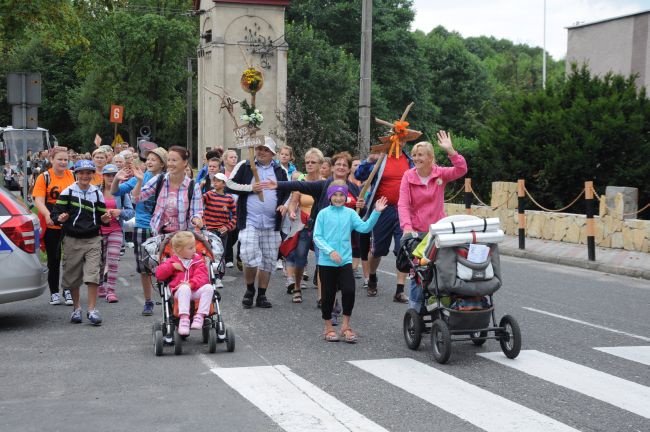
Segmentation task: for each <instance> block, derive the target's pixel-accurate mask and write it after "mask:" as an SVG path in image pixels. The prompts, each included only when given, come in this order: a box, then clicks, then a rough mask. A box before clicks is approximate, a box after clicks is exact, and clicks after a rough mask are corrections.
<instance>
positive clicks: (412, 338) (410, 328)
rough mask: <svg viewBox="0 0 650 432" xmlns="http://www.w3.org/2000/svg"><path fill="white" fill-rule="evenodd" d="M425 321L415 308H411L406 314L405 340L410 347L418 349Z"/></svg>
mask: <svg viewBox="0 0 650 432" xmlns="http://www.w3.org/2000/svg"><path fill="white" fill-rule="evenodd" d="M423 327H424V322H423V321H422V317H421V316H420V314H418V313H417V311H416V310H415V309H409V310H407V311H406V313H405V314H404V325H403V330H404V341H405V342H406V346H407V347H409V349H412V350H417V349H418V347H419V346H420V342H421V341H422V330H423Z"/></svg>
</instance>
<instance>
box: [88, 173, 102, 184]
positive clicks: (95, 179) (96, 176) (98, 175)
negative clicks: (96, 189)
mask: <svg viewBox="0 0 650 432" xmlns="http://www.w3.org/2000/svg"><path fill="white" fill-rule="evenodd" d="M103 182H104V176H103V175H102V174H101V173H98V172H95V174H93V179H92V180H90V184H91V185H93V186H101V185H102V183H103Z"/></svg>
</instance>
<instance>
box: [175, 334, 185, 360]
mask: <svg viewBox="0 0 650 432" xmlns="http://www.w3.org/2000/svg"><path fill="white" fill-rule="evenodd" d="M174 354H176V355H181V354H183V337H182V336H181V335H179V334H178V331H174Z"/></svg>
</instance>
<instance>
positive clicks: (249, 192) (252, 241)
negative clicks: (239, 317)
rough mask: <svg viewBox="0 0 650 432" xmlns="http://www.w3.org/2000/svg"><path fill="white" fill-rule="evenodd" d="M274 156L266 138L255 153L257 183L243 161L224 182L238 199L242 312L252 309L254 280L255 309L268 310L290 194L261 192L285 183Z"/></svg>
mask: <svg viewBox="0 0 650 432" xmlns="http://www.w3.org/2000/svg"><path fill="white" fill-rule="evenodd" d="M274 156H275V141H273V139H271V138H269V137H266V138H265V140H264V144H263V145H260V146H258V147H257V148H256V149H255V165H256V167H257V173H258V175H259V179H260V181H259V182H255V179H254V177H253V171H252V169H251V166H250V162H249V161H247V160H243V161H241V162H240V163H239V164H237V165H236V166H235V168H234V169H233V171H232V174H231V176H230V179H229V180H228V181H227V182H226V185H227V187H228V192H232V193H236V194H237V195H239V199H238V200H237V215H238V217H237V228H239V251H240V254H241V258H242V261H243V262H244V265H245V267H246V268H245V269H244V279H245V280H246V294H244V299H243V300H242V305H243V306H244V308H245V309H249V308H251V307H252V306H253V298H254V297H255V278H256V277H257V283H258V289H257V299H255V305H256V306H257V307H261V308H270V307H271V303H270V302H269V301H268V299H267V298H266V289H267V288H268V286H269V279H270V278H271V273H272V272H273V270H274V269H275V263H276V260H277V258H278V249H279V247H280V242H281V238H280V227H281V225H282V218H283V216H284V214H285V213H286V211H287V208H286V206H284V205H283V204H284V203H285V202H286V201H287V198H289V192H284V191H276V190H264V186H265V184H266V182H267V181H268V180H273V181H283V180H284V181H286V180H287V172H286V171H285V170H284V168H282V167H281V166H280V164H279V163H277V162H276V161H274V160H273V157H274ZM258 192H262V193H263V194H264V201H262V200H260V198H259V196H258ZM260 252H261V253H260Z"/></svg>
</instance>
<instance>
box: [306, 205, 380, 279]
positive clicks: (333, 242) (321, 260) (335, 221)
mask: <svg viewBox="0 0 650 432" xmlns="http://www.w3.org/2000/svg"><path fill="white" fill-rule="evenodd" d="M380 214H381V213H380V212H378V211H377V210H373V211H372V214H371V215H370V217H369V218H368V220H366V221H363V220H362V219H361V218H360V217H359V215H358V214H357V212H355V211H354V210H352V209H350V208H347V207H345V206H340V207H337V206H333V205H330V206H329V207H326V208H324V209H323V210H321V211H320V212H318V216H317V217H316V227H315V229H314V243H315V244H316V246H317V247H318V249H319V252H320V253H319V256H318V265H322V266H330V267H343V266H344V265H346V264H350V263H352V243H351V241H350V234H351V233H352V231H357V232H360V233H368V232H370V230H372V228H373V227H374V226H375V224H376V223H377V220H378V219H379V215H380ZM333 251H336V252H338V253H339V255H341V262H340V263H336V262H334V261H333V260H332V259H331V258H330V254H331V253H332V252H333Z"/></svg>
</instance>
